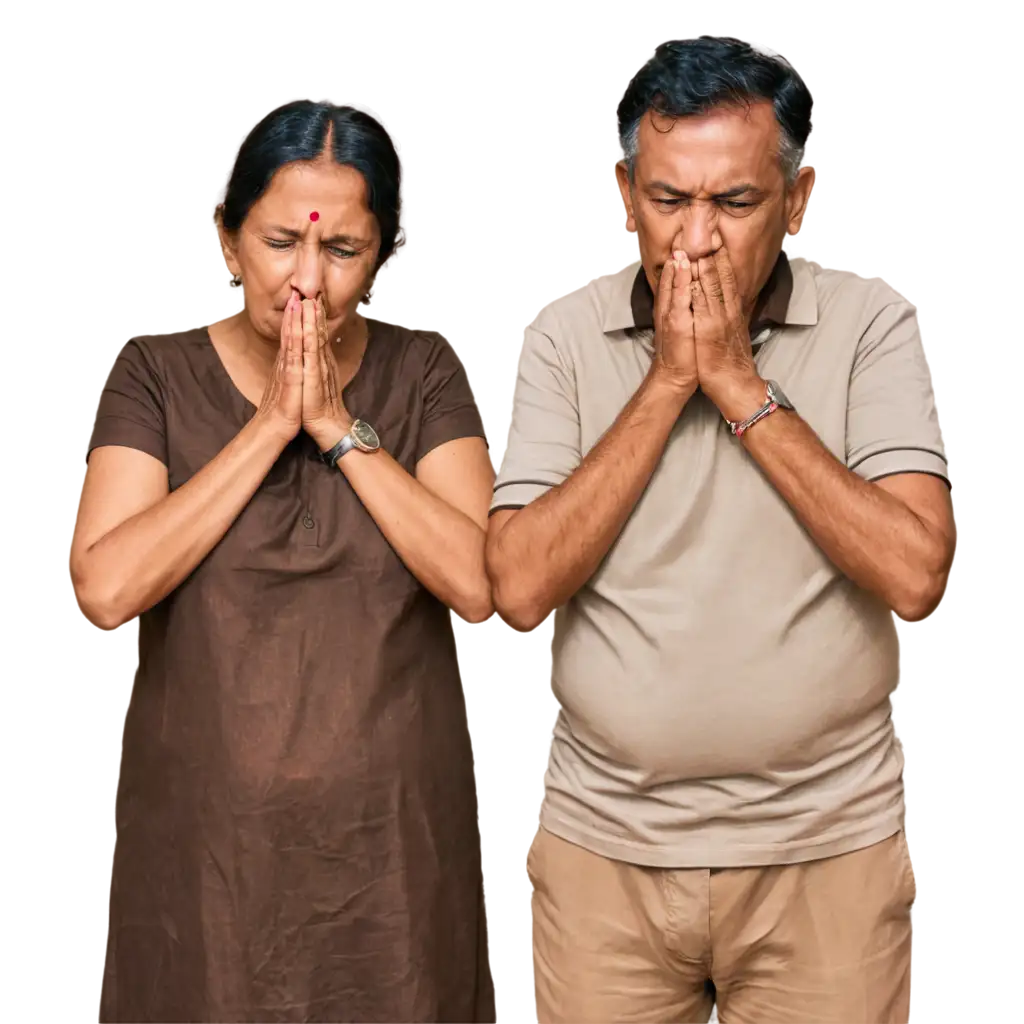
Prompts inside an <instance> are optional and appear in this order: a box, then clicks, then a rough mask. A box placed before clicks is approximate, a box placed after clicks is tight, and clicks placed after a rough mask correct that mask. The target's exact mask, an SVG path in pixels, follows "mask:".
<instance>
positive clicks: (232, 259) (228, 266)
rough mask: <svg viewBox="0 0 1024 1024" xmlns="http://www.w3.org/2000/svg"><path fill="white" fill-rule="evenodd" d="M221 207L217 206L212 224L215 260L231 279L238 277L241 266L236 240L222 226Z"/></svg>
mask: <svg viewBox="0 0 1024 1024" xmlns="http://www.w3.org/2000/svg"><path fill="white" fill-rule="evenodd" d="M222 209H223V208H222V207H218V208H217V216H216V219H215V220H214V225H213V226H214V234H215V237H216V247H217V262H218V263H219V264H220V265H221V267H222V268H223V270H224V273H225V274H227V276H228V278H231V279H232V280H233V279H238V278H240V276H241V273H242V267H241V266H240V265H239V256H238V251H237V249H236V240H234V239H233V238H232V237H231V234H229V233H228V231H227V229H226V228H225V227H224V221H223V219H222V218H221V210H222Z"/></svg>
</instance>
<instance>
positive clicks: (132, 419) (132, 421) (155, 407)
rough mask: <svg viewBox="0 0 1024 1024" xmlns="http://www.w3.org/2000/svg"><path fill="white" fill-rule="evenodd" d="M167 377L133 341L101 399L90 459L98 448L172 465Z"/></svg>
mask: <svg viewBox="0 0 1024 1024" xmlns="http://www.w3.org/2000/svg"><path fill="white" fill-rule="evenodd" d="M165 403H166V395H165V388H164V382H163V375H162V374H161V372H160V367H159V365H158V363H157V360H156V357H155V355H154V353H153V352H152V350H151V349H150V348H149V346H148V345H147V344H146V342H145V341H144V340H143V339H140V338H133V339H132V340H131V341H129V342H128V344H127V345H125V347H124V348H123V349H121V352H120V354H119V355H118V357H117V359H116V360H115V362H114V366H113V369H111V371H110V375H109V377H108V378H107V383H106V386H105V387H104V389H103V394H102V395H100V403H99V408H98V409H97V411H96V423H95V426H94V427H93V432H92V437H91V438H90V440H89V448H88V452H87V454H86V458H88V456H89V455H91V454H92V452H93V450H94V449H96V448H103V447H105V446H107V445H116V446H118V447H122V448H135V449H137V450H138V451H140V452H145V453H146V454H147V455H152V456H153V458H154V459H159V460H160V461H161V462H162V463H163V464H164V465H165V466H166V465H167V464H168V455H167V431H166V420H165V415H164V409H165Z"/></svg>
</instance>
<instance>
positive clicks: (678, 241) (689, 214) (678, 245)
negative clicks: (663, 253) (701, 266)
mask: <svg viewBox="0 0 1024 1024" xmlns="http://www.w3.org/2000/svg"><path fill="white" fill-rule="evenodd" d="M717 223H718V211H717V210H716V209H715V208H714V206H713V205H712V204H711V203H692V204H691V205H690V206H689V207H687V209H685V210H684V211H683V223H682V225H681V227H680V228H679V231H678V233H677V234H676V237H675V238H674V239H673V241H672V250H673V252H674V251H676V250H677V249H682V250H683V252H685V253H686V257H687V259H689V261H690V262H691V263H695V262H696V261H697V260H699V259H701V258H702V257H704V256H710V255H711V254H712V253H713V252H714V251H715V245H714V242H713V241H712V237H713V236H714V233H715V228H716V227H717Z"/></svg>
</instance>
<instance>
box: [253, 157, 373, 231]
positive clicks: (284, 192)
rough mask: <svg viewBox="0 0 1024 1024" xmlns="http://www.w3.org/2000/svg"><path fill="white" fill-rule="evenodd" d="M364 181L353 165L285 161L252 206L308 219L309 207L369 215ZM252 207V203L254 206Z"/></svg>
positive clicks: (322, 212) (325, 213)
mask: <svg viewBox="0 0 1024 1024" xmlns="http://www.w3.org/2000/svg"><path fill="white" fill-rule="evenodd" d="M367 199H368V195H367V189H366V182H365V180H364V179H363V176H362V175H361V174H360V173H359V172H358V171H357V170H356V169H355V168H354V167H348V166H342V165H339V164H336V163H333V162H329V161H326V160H317V161H313V162H310V161H301V162H295V163H290V164H285V166H284V167H282V168H280V169H279V170H278V171H276V172H275V173H274V176H273V178H271V180H270V185H269V186H268V187H267V190H266V191H265V192H264V193H263V195H262V196H261V197H260V199H259V201H258V202H257V204H256V206H258V207H260V212H261V213H266V212H271V211H273V212H274V213H275V214H277V215H278V216H281V215H285V214H289V215H292V216H295V215H297V211H301V216H302V217H303V219H309V214H310V212H311V211H316V212H317V214H318V216H317V218H316V219H317V220H319V219H320V218H321V217H323V218H328V217H332V218H333V217H337V216H340V215H346V216H354V217H358V216H361V215H362V216H366V217H371V216H372V214H371V212H370V208H369V205H368V203H367ZM254 210H255V207H254Z"/></svg>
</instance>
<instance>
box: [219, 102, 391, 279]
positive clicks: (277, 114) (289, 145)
mask: <svg viewBox="0 0 1024 1024" xmlns="http://www.w3.org/2000/svg"><path fill="white" fill-rule="evenodd" d="M328 139H329V140H330V155H331V157H332V158H333V159H334V162H335V163H337V164H341V165H343V166H345V167H354V168H355V169H356V170H357V171H358V172H359V173H360V174H361V175H362V176H363V180H364V181H365V182H366V191H367V194H368V202H369V207H370V212H371V213H372V214H373V215H374V216H375V217H376V218H377V224H378V226H379V228H380V252H379V254H378V256H377V267H376V268H375V269H379V268H380V267H381V266H383V264H384V263H385V262H386V261H387V259H388V257H390V256H391V254H392V253H393V252H394V251H395V249H396V248H398V246H400V245H401V244H402V243H403V241H404V238H403V237H402V233H401V229H400V227H399V223H398V221H399V215H400V213H401V206H402V200H401V183H402V167H401V163H400V162H399V159H398V153H397V152H395V146H394V143H393V142H392V141H391V136H390V135H388V133H387V132H386V131H385V130H384V127H383V125H381V123H380V122H379V121H377V120H375V119H374V118H372V117H371V116H370V115H369V114H364V113H363V111H361V110H356V109H355V108H354V107H336V106H335V105H334V104H332V103H314V102H312V101H311V100H296V101H295V102H294V103H286V104H285V105H284V106H283V107H278V108H277V110H273V111H271V112H270V113H269V114H267V116H266V117H265V118H263V120H262V121H260V123H259V124H258V125H256V127H255V128H253V130H252V131H251V132H249V134H248V135H247V136H246V139H245V141H244V142H243V143H242V146H241V148H240V149H239V151H238V156H237V157H236V158H235V166H234V169H233V170H232V172H231V178H230V179H229V180H228V187H227V191H226V193H225V195H224V202H223V203H222V204H221V205H220V206H218V207H217V212H216V216H217V219H218V220H219V222H220V223H221V224H222V225H223V226H224V229H225V230H226V231H230V232H232V233H233V232H235V231H237V230H238V229H239V228H240V227H241V226H242V222H243V221H244V220H245V218H246V216H248V213H249V211H250V210H251V209H252V207H253V204H254V203H255V202H256V201H257V200H258V199H259V198H260V196H262V195H263V193H264V192H265V191H266V190H267V186H268V185H269V184H270V179H271V178H272V177H273V176H274V172H275V171H278V170H280V168H282V167H284V166H285V165H286V164H291V163H295V162H296V161H298V160H316V159H317V158H318V157H320V156H322V155H324V153H325V151H326V148H327V143H328Z"/></svg>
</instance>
